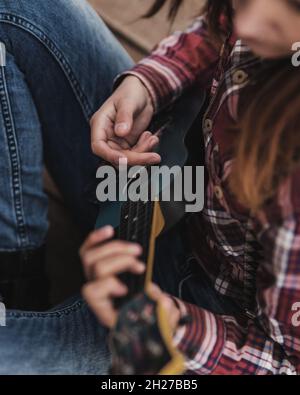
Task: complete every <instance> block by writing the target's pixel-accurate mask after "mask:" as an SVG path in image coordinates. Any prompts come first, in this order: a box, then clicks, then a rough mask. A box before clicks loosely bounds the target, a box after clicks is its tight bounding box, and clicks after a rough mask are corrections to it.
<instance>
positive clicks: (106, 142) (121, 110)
mask: <svg viewBox="0 0 300 395" xmlns="http://www.w3.org/2000/svg"><path fill="white" fill-rule="evenodd" d="M153 114H154V109H153V104H152V100H151V97H150V94H149V93H148V90H147V89H146V87H145V86H144V85H143V84H142V82H141V81H140V80H139V79H138V78H137V77H134V76H128V77H126V78H125V79H124V81H123V82H122V83H121V85H120V86H119V87H118V88H117V90H116V91H115V92H114V93H113V95H112V96H111V97H110V98H109V99H108V100H107V101H106V102H105V103H104V104H103V106H102V107H101V108H100V109H99V110H98V111H97V112H96V113H95V115H94V116H93V117H92V119H91V129H92V136H91V139H92V141H91V144H92V150H93V153H94V154H95V155H97V156H99V157H101V158H102V159H104V160H106V161H108V162H109V163H111V164H113V165H118V164H119V160H120V159H127V161H128V165H129V166H134V165H154V164H158V163H160V161H161V158H160V156H159V155H158V154H157V153H154V152H153V150H154V148H155V147H156V145H157V144H158V142H159V138H158V136H155V135H153V134H152V133H151V132H149V131H147V127H148V126H149V124H150V122H151V119H152V117H153Z"/></svg>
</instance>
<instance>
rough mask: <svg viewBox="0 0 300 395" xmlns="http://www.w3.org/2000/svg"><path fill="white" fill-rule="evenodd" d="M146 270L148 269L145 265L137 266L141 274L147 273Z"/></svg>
mask: <svg viewBox="0 0 300 395" xmlns="http://www.w3.org/2000/svg"><path fill="white" fill-rule="evenodd" d="M145 269H146V267H145V265H144V264H143V263H140V264H139V265H138V266H137V270H138V272H139V273H143V272H144V271H145Z"/></svg>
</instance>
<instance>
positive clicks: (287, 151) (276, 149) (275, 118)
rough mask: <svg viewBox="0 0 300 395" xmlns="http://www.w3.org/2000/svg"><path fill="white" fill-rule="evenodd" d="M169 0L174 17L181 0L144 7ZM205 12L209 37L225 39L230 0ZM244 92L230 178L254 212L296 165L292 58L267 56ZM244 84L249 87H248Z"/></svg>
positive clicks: (299, 82)
mask: <svg viewBox="0 0 300 395" xmlns="http://www.w3.org/2000/svg"><path fill="white" fill-rule="evenodd" d="M168 1H170V12H169V17H170V18H171V19H174V18H175V16H176V13H177V12H178V10H179V8H180V7H181V5H182V3H183V0H156V1H155V3H154V5H153V6H152V8H151V9H150V10H149V12H148V16H151V15H154V14H155V13H156V12H158V11H159V10H160V9H161V8H162V7H163V6H164V5H165V3H167V2H168ZM200 12H201V13H203V12H206V14H207V19H208V26H209V30H210V32H211V34H212V37H216V38H218V39H220V40H222V39H223V36H222V33H223V31H222V27H221V25H220V18H221V16H223V17H224V16H225V18H227V21H228V28H232V26H233V22H232V21H233V10H232V7H231V0H225V1H220V0H207V1H206V3H205V6H204V7H203V8H202V10H201V11H199V13H200ZM255 77H256V78H255V80H256V82H255V84H254V86H253V87H252V91H251V89H250V90H248V92H246V93H247V95H245V94H244V95H243V93H242V94H241V100H240V105H239V121H238V124H237V125H236V126H235V127H234V129H232V130H231V131H232V132H233V133H235V136H236V139H235V140H236V142H235V146H234V149H235V156H234V161H233V167H232V171H231V174H230V178H229V184H230V188H231V190H232V192H233V194H234V195H235V196H236V198H237V200H238V201H239V202H240V203H241V204H242V205H243V206H245V207H247V208H249V209H250V210H251V212H252V213H256V212H257V211H259V210H260V209H261V208H262V207H263V206H264V205H265V204H266V203H267V202H268V201H269V200H270V199H272V198H273V197H274V196H275V195H276V193H277V191H278V187H279V184H280V183H281V182H282V181H283V180H284V179H285V178H286V177H288V176H289V175H290V174H291V172H292V171H293V170H294V169H295V168H296V167H298V166H299V165H300V133H299V130H298V125H300V123H299V121H300V91H299V86H300V73H299V69H298V68H295V67H293V66H292V63H291V60H290V59H280V60H273V61H268V62H266V66H265V67H264V68H263V69H262V70H261V71H259V73H258V74H257V75H256V76H255ZM246 89H247V88H246Z"/></svg>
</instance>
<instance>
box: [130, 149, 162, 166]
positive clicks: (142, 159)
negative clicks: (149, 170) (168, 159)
mask: <svg viewBox="0 0 300 395" xmlns="http://www.w3.org/2000/svg"><path fill="white" fill-rule="evenodd" d="M126 157H127V161H128V166H146V165H156V164H159V163H160V162H161V157H160V155H159V154H156V153H140V152H134V151H126Z"/></svg>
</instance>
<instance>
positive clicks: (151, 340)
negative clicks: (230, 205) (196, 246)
mask: <svg viewBox="0 0 300 395" xmlns="http://www.w3.org/2000/svg"><path fill="white" fill-rule="evenodd" d="M205 99H206V97H205V94H204V93H202V92H199V90H195V89H194V90H192V91H189V92H187V93H186V94H185V95H183V96H182V97H181V98H180V99H179V100H178V101H177V102H175V103H174V105H173V106H172V107H171V108H169V109H168V110H166V111H165V112H164V113H162V114H159V116H157V117H156V118H155V119H154V120H153V122H152V124H151V127H150V130H153V131H154V132H157V131H160V144H159V148H158V152H159V154H160V155H161V157H162V163H161V165H162V166H168V167H169V168H170V167H173V166H180V167H181V168H182V167H183V166H184V165H185V164H187V163H189V162H188V158H189V150H190V148H193V147H198V150H196V151H194V157H195V158H196V157H197V159H198V160H197V162H199V158H200V157H201V158H203V157H204V155H203V150H204V146H203V142H202V139H201V136H200V130H201V129H200V126H199V121H200V120H201V119H202V114H203V108H204V107H205V104H204V103H205ZM192 131H194V133H196V134H197V137H198V142H197V144H195V142H194V141H192V142H191V140H190V142H189V139H188V138H187V136H189V134H192ZM191 151H193V150H191ZM199 155H200V156H199ZM195 158H194V159H195ZM190 163H191V160H190ZM150 170H151V169H150V168H147V169H146V171H148V172H149V171H150ZM152 182H153V180H152ZM156 182H157V185H156V186H157V196H156V197H155V199H152V200H151V199H150V198H149V200H147V201H137V202H133V201H127V202H125V203H124V202H108V203H104V204H101V208H100V213H99V217H98V220H97V225H96V227H97V228H100V227H103V226H105V225H108V224H109V225H111V226H113V227H115V228H117V229H118V232H117V233H118V238H119V239H121V240H126V241H130V242H135V243H139V244H140V245H141V246H142V247H143V256H142V257H141V258H140V259H141V261H142V262H145V264H146V271H145V274H143V275H134V274H132V273H123V274H121V275H120V276H119V277H120V279H121V281H122V282H124V283H125V284H126V285H127V287H128V289H129V292H128V295H126V297H124V298H120V299H116V300H115V307H116V308H118V310H119V316H118V322H117V325H116V327H115V328H114V329H113V330H112V332H111V334H110V349H111V354H112V369H111V373H112V374H115V375H140V374H143V375H144V374H147V375H157V374H160V375H176V374H182V373H184V370H185V369H184V357H183V355H182V354H181V353H180V352H179V351H178V350H177V349H176V348H175V347H174V345H173V342H172V337H173V334H172V331H171V328H170V326H169V323H168V317H167V315H166V313H165V312H164V310H163V308H162V306H161V305H160V304H159V303H157V302H156V301H154V300H153V299H152V298H151V295H150V294H149V293H148V285H149V284H150V283H151V281H152V275H153V267H154V258H155V245H156V240H157V238H158V237H159V236H160V235H161V234H162V233H163V232H165V231H167V230H168V229H170V228H171V227H172V226H174V225H175V224H176V223H178V222H179V221H180V219H182V218H183V216H184V215H185V202H176V201H171V202H163V201H160V196H161V193H162V191H163V189H164V188H170V190H171V191H172V189H173V188H172V185H160V181H159V180H156ZM172 182H173V183H174V179H173V181H171V183H172Z"/></svg>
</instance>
